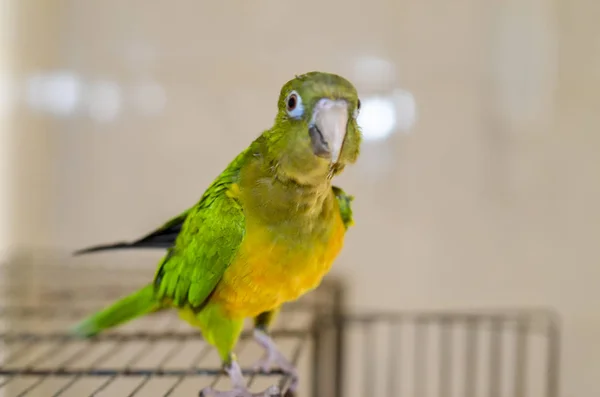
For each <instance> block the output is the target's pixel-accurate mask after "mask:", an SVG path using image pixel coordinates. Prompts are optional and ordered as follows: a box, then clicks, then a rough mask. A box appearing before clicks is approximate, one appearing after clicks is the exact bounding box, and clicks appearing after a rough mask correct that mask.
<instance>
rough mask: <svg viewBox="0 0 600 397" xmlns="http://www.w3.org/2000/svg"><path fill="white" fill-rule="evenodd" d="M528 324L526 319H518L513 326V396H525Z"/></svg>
mask: <svg viewBox="0 0 600 397" xmlns="http://www.w3.org/2000/svg"><path fill="white" fill-rule="evenodd" d="M528 328H529V324H528V322H527V319H520V320H519V321H518V322H517V326H516V328H515V331H516V335H515V336H516V342H515V363H514V365H515V372H514V390H513V395H514V396H515V397H526V395H527V394H526V391H525V390H526V387H527V356H528V343H527V342H528V335H527V330H528Z"/></svg>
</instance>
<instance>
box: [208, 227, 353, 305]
mask: <svg viewBox="0 0 600 397" xmlns="http://www.w3.org/2000/svg"><path fill="white" fill-rule="evenodd" d="M344 233H345V228H344V225H343V223H342V220H341V218H340V217H339V216H336V217H334V220H333V225H332V227H331V228H330V232H329V233H328V236H326V238H316V239H314V240H315V241H312V240H313V239H308V238H307V240H306V241H300V242H295V243H294V244H289V243H287V244H286V243H284V242H277V241H274V239H273V237H272V234H271V233H269V232H268V231H267V230H262V229H258V230H256V229H255V230H253V231H252V232H251V233H247V234H246V238H245V239H244V242H243V243H242V246H241V247H240V250H239V251H238V254H237V256H236V259H235V260H234V262H233V263H232V264H231V265H230V267H229V268H228V269H227V271H226V272H225V274H224V275H223V278H222V279H221V281H220V282H219V284H218V286H217V287H216V289H215V291H214V294H213V296H212V297H211V303H214V304H218V305H219V306H220V307H221V308H222V309H223V310H224V311H225V312H227V313H228V315H230V316H231V317H254V316H257V315H258V314H260V313H262V312H264V311H268V310H273V309H275V308H277V307H279V306H280V305H282V304H283V303H285V302H288V301H292V300H295V299H297V298H298V297H300V296H301V295H302V294H304V293H306V292H308V291H309V290H311V289H314V288H315V287H317V286H318V285H319V283H320V282H321V279H322V278H323V276H325V274H327V272H328V271H329V269H330V268H331V265H332V264H333V261H334V260H335V258H336V256H337V255H338V253H339V252H340V250H341V248H342V245H343V239H344Z"/></svg>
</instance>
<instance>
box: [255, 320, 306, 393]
mask: <svg viewBox="0 0 600 397" xmlns="http://www.w3.org/2000/svg"><path fill="white" fill-rule="evenodd" d="M254 340H256V342H258V344H259V345H261V346H262V347H263V348H264V349H265V355H264V356H263V357H262V358H261V359H260V360H258V361H257V362H256V364H255V365H254V370H255V371H258V370H261V371H263V372H264V373H267V374H268V373H269V372H271V370H272V369H273V366H277V367H279V369H281V371H283V372H284V373H285V374H286V375H288V376H289V377H290V378H291V382H290V387H289V390H290V391H291V392H295V391H296V388H297V386H298V371H297V370H296V367H294V365H293V364H292V363H290V362H289V361H288V360H287V359H286V358H285V357H284V355H283V354H281V352H280V351H279V349H278V348H277V346H276V345H275V342H273V339H271V337H270V336H269V335H267V333H266V332H264V331H262V330H260V329H255V330H254Z"/></svg>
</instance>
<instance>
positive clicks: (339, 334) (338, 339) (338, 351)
mask: <svg viewBox="0 0 600 397" xmlns="http://www.w3.org/2000/svg"><path fill="white" fill-rule="evenodd" d="M332 295H333V313H332V315H333V317H334V318H335V321H336V324H337V326H336V327H335V328H334V332H335V336H334V338H335V342H334V343H335V344H334V349H335V351H334V364H333V365H334V369H333V374H334V375H333V376H334V380H333V387H334V390H333V396H334V397H343V387H344V386H343V383H344V363H345V362H346V355H345V352H346V350H345V349H344V346H345V344H346V327H344V326H343V324H342V321H343V317H344V313H345V311H346V309H345V302H346V299H345V298H346V297H345V296H344V289H343V288H342V286H341V285H340V284H336V285H335V287H334V288H333V294H332Z"/></svg>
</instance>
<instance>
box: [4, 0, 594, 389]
mask: <svg viewBox="0 0 600 397" xmlns="http://www.w3.org/2000/svg"><path fill="white" fill-rule="evenodd" d="M2 4H3V7H5V8H3V9H2V10H3V11H2V12H3V15H2V19H1V20H2V21H9V22H11V23H12V25H9V26H6V25H4V32H7V33H8V34H9V35H4V33H3V44H4V45H5V48H6V46H7V45H8V46H9V47H10V48H8V51H10V58H8V57H7V56H6V54H5V53H1V52H0V54H2V56H3V59H2V65H3V68H4V65H5V64H7V63H10V66H11V68H12V71H11V70H9V71H8V74H7V72H5V73H4V75H5V76H8V79H7V81H9V82H10V87H12V88H13V90H11V92H12V95H11V98H12V100H11V102H10V103H11V104H12V105H13V108H12V109H13V110H12V111H11V112H10V113H9V116H10V117H11V119H10V122H11V123H12V127H11V128H5V127H3V128H2V134H1V135H0V138H1V139H2V142H1V143H0V144H1V145H2V153H6V148H10V150H9V152H10V153H11V154H12V160H11V166H10V168H9V172H5V173H4V174H3V175H2V178H1V179H0V182H2V183H3V186H1V190H0V191H1V192H2V195H0V198H1V199H2V201H1V203H4V205H5V207H4V208H6V209H7V210H6V211H5V212H3V214H6V215H10V216H11V217H10V218H8V219H9V220H7V221H6V222H3V225H2V226H4V228H5V230H6V233H4V234H0V237H3V238H4V240H3V241H1V245H2V246H3V247H8V246H12V247H15V246H27V247H29V246H53V247H60V248H64V249H72V248H75V247H80V246H82V245H86V244H91V243H96V242H103V241H110V240H113V239H121V238H131V237H135V236H138V235H140V234H141V233H144V232H146V231H147V230H149V229H150V228H152V227H154V226H156V225H158V224H159V223H161V222H162V221H163V220H165V219H166V218H167V217H170V216H171V215H174V214H175V213H177V212H178V211H180V210H182V209H184V208H186V207H187V206H189V205H191V204H192V203H194V202H195V200H196V199H197V198H198V197H199V196H200V195H201V193H202V192H203V189H204V188H205V187H206V186H207V184H208V183H210V181H211V180H212V178H213V177H214V176H215V175H216V174H217V173H218V172H220V170H221V169H222V168H223V167H224V166H225V165H226V164H227V162H228V161H229V160H230V159H231V158H233V156H234V155H235V154H236V153H237V152H238V151H239V150H241V149H242V148H244V147H245V146H246V145H247V144H248V143H249V142H250V140H251V139H253V138H254V137H255V136H256V135H257V134H258V133H260V132H261V130H262V129H264V128H267V127H268V126H269V125H270V123H271V121H272V119H273V116H274V110H275V104H276V96H277V94H278V92H279V88H280V86H281V84H283V83H284V82H285V81H286V80H288V79H289V78H290V77H291V76H293V75H294V74H295V73H302V72H306V71H308V70H312V69H321V70H327V71H332V72H337V73H341V74H343V75H345V76H347V77H348V78H350V79H352V80H354V81H356V82H357V85H358V88H359V90H360V91H361V92H367V93H369V92H373V93H379V92H384V91H385V90H386V89H388V88H400V89H404V90H407V91H410V92H411V93H412V94H413V95H414V97H415V99H416V102H417V106H418V120H417V123H416V125H415V126H414V128H412V129H411V130H410V132H408V133H397V134H395V135H393V136H392V137H391V138H389V139H388V140H387V141H384V142H375V143H367V144H366V145H365V147H364V153H363V156H362V158H361V160H360V162H359V164H357V165H356V166H355V167H353V168H350V169H349V170H348V171H347V172H346V174H345V175H344V176H343V177H342V178H341V179H342V181H340V182H339V183H340V184H343V186H344V188H345V189H346V190H347V191H349V192H351V193H353V194H355V195H356V196H357V199H356V201H355V206H356V210H355V212H356V215H355V216H356V224H357V226H356V227H355V228H354V229H353V230H352V232H351V233H350V234H349V236H348V240H347V247H346V250H345V252H344V253H343V255H342V258H341V259H340V261H339V266H338V267H337V269H336V271H337V272H338V273H339V274H343V275H345V276H346V277H347V278H348V279H349V280H350V282H351V288H352V290H351V294H350V298H351V299H352V302H353V303H354V304H355V305H356V307H361V308H387V309H407V308H410V309H413V308H417V309H423V308H452V307H484V308H486V307H496V306H501V307H504V306H512V305H518V306H521V305H533V306H537V305H549V306H552V307H554V308H556V309H557V310H559V311H560V313H561V314H562V316H563V320H564V327H565V345H564V356H563V359H564V361H563V363H564V365H563V368H564V382H563V395H564V396H568V397H585V396H596V395H598V393H600V316H599V314H598V307H599V302H600V289H599V288H598V285H599V280H600V244H598V236H599V235H600V207H599V205H598V203H599V202H600V156H598V151H599V150H600V135H599V134H598V130H599V127H600V112H599V111H598V109H599V106H600V27H598V26H600V25H597V22H598V21H600V3H599V2H598V1H595V0H520V1H519V0H507V1H492V0H457V1H453V2H443V1H433V0H402V1H397V2H391V1H385V0H376V1H371V2H368V3H365V2H359V1H345V2H320V1H313V0H306V1H303V2H301V3H297V2H296V3H291V2H275V1H254V2H251V3H249V2H235V3H230V2H215V3H210V5H209V3H206V2H202V4H200V2H196V1H191V0H189V1H187V0H186V1H180V2H178V3H177V4H178V8H175V7H173V5H172V2H152V4H150V3H149V2H146V1H141V0H131V1H128V2H122V1H117V0H103V1H94V2H92V1H88V2H83V1H58V0H44V1H42V0H37V1H34V0H20V1H18V2H17V1H16V0H13V1H10V0H4V1H3V2H2ZM6 5H8V8H7V6H6ZM7 15H8V16H9V17H8V18H7ZM7 37H9V38H10V39H9V40H6V38H7ZM366 57H376V58H381V59H383V60H385V61H387V62H390V63H392V64H393V66H394V68H393V71H394V74H393V75H390V74H385V75H382V76H379V77H378V78H371V77H370V76H367V75H365V74H363V73H357V71H356V70H357V67H356V64H357V63H359V62H361V61H362V60H364V59H365V58H366ZM36 73H42V76H44V75H47V74H51V75H52V74H54V76H56V75H57V74H58V75H60V76H62V80H61V81H62V82H63V87H64V86H65V85H66V86H67V87H70V88H68V89H67V91H66V92H67V93H65V92H64V91H61V93H62V94H61V95H59V97H60V98H59V99H57V100H56V101H58V102H60V103H62V106H63V107H62V108H60V109H62V110H64V112H63V114H62V115H53V114H50V113H48V112H45V111H43V110H39V111H38V110H35V109H34V107H35V106H36V105H35V104H36V103H38V106H41V105H39V101H40V99H39V98H38V99H37V100H38V102H35V100H33V102H34V103H32V102H31V101H32V99H31V98H32V97H35V94H32V90H33V91H35V90H36V88H35V87H39V84H40V83H39V81H40V80H39V79H38V80H33V81H34V82H33V83H32V80H31V78H32V76H34V75H35V74H36ZM35 81H37V83H35ZM28 82H29V83H28ZM65 82H66V83H65ZM28 84H29V85H28ZM35 84H38V85H37V86H36V85H35ZM27 87H29V91H27ZM32 87H33V88H32ZM77 87H79V88H77ZM79 89H80V90H79ZM78 90H79V91H78ZM382 90H383V91H382ZM28 92H29V94H28ZM28 95H29V99H28ZM74 98H75V99H74ZM77 98H79V99H77ZM60 109H58V110H57V111H58V112H60ZM3 117H4V116H3ZM111 117H112V118H111ZM3 120H4V122H5V126H8V125H9V124H8V122H9V121H8V120H7V118H6V117H4V118H3ZM0 170H1V168H0ZM11 181H12V182H11ZM7 206H10V207H7ZM366 263H368V264H369V266H365V264H366Z"/></svg>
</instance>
